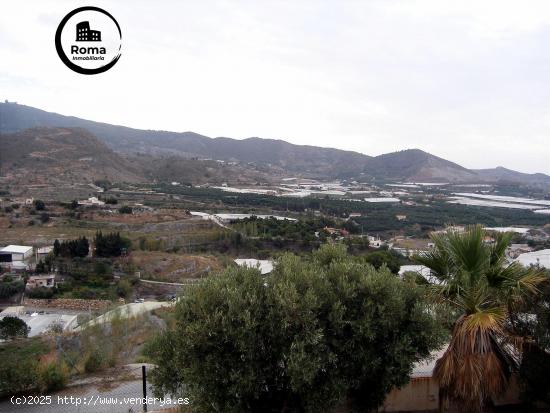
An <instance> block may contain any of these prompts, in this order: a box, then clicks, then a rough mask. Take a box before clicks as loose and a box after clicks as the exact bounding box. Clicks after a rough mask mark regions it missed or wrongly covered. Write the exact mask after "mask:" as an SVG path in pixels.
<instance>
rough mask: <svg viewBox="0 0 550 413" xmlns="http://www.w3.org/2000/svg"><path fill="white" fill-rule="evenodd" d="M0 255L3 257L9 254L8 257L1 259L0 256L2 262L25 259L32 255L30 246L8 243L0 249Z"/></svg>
mask: <svg viewBox="0 0 550 413" xmlns="http://www.w3.org/2000/svg"><path fill="white" fill-rule="evenodd" d="M0 255H2V256H4V258H7V256H9V259H4V260H3V259H1V258H0V261H4V262H6V261H8V262H13V261H25V260H26V259H28V258H30V257H32V247H29V246H26V245H8V246H7V247H4V248H2V249H0Z"/></svg>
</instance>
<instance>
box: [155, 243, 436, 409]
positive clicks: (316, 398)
mask: <svg viewBox="0 0 550 413" xmlns="http://www.w3.org/2000/svg"><path fill="white" fill-rule="evenodd" d="M422 297H423V293H422V290H421V289H420V287H417V286H416V285H415V284H412V283H410V284H407V283H405V282H403V281H401V280H400V279H399V278H397V277H395V276H394V275H393V274H391V273H390V272H389V271H388V270H387V269H382V270H376V269H374V268H373V267H372V266H371V265H368V264H365V263H364V262H361V260H359V259H357V258H353V257H350V256H348V255H347V253H346V252H345V249H344V247H343V246H342V245H330V246H323V247H322V248H321V249H320V250H318V251H317V252H315V253H314V254H313V255H312V256H310V257H308V258H299V257H296V256H294V255H290V254H289V255H285V256H283V257H282V258H281V259H280V260H279V262H278V264H277V265H276V268H275V270H274V271H273V273H272V274H271V275H269V276H267V277H263V276H261V275H260V273H259V271H258V270H256V269H246V268H232V269H228V270H226V272H225V273H224V274H222V275H220V276H219V277H212V278H210V279H208V280H206V281H205V282H204V283H202V284H201V285H199V286H197V287H195V288H193V289H192V290H190V292H189V294H188V295H186V296H185V298H184V299H182V300H181V301H180V302H179V303H178V305H177V310H176V319H177V326H176V328H175V329H174V330H169V331H167V332H165V333H163V334H162V335H160V336H159V337H158V338H157V339H156V341H155V342H154V343H153V345H152V346H151V347H150V351H149V353H150V355H151V357H152V358H153V360H154V362H155V363H156V364H157V365H158V368H157V369H155V370H154V372H153V373H152V374H153V377H152V378H153V384H154V386H155V391H156V392H157V393H158V394H166V393H167V392H168V393H172V394H178V395H184V396H185V397H191V400H192V403H193V411H196V412H213V411H215V412H246V411H248V412H282V411H287V412H319V411H328V410H330V409H332V408H334V407H335V406H337V405H339V404H342V403H345V404H347V405H348V406H350V407H352V408H355V409H357V410H359V411H366V410H368V409H371V408H374V407H376V406H378V405H379V404H380V403H381V402H382V401H383V400H384V398H385V395H386V393H387V392H388V391H389V390H390V389H391V388H392V387H393V386H399V385H403V384H405V383H406V382H407V381H408V380H409V374H410V371H411V367H412V364H413V363H414V362H415V361H417V360H419V359H421V358H423V357H426V356H427V355H428V354H429V353H430V351H431V350H433V349H434V348H436V347H438V346H439V345H440V344H441V338H442V331H441V330H440V328H439V327H438V325H439V324H438V323H437V322H436V320H434V318H433V316H432V314H434V312H431V311H428V305H427V304H426V302H425V301H424V300H423V298H422Z"/></svg>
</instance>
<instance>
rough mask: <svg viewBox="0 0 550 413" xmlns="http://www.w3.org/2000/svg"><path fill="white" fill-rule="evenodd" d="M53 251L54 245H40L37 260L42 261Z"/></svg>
mask: <svg viewBox="0 0 550 413" xmlns="http://www.w3.org/2000/svg"><path fill="white" fill-rule="evenodd" d="M52 251H53V245H50V246H48V247H40V248H38V249H37V250H36V262H40V261H43V260H45V259H46V257H47V256H48V255H49V254H50V253H51V252H52Z"/></svg>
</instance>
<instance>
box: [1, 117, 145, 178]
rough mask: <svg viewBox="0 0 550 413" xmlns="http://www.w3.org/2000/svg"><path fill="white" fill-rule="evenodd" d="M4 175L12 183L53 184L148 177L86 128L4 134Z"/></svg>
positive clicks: (2, 144) (2, 174)
mask: <svg viewBox="0 0 550 413" xmlns="http://www.w3.org/2000/svg"><path fill="white" fill-rule="evenodd" d="M0 148H2V150H1V151H0V176H2V177H3V178H4V179H6V180H7V181H9V182H11V183H18V182H20V183H32V184H41V183H44V184H46V183H47V184H52V183H55V182H63V183H68V182H82V183H85V182H93V181H95V180H98V179H107V180H109V181H117V182H139V181H143V180H144V178H143V177H142V175H141V172H140V171H139V170H138V169H136V168H134V167H133V166H132V165H131V164H130V163H129V162H127V161H126V160H125V159H124V158H122V157H121V156H120V155H118V154H116V153H114V152H113V151H112V150H111V149H109V147H107V146H106V145H105V144H104V143H103V142H101V141H100V140H99V139H97V138H96V137H95V136H94V135H92V134H91V133H90V132H88V131H87V130H85V129H78V128H76V129H73V128H33V129H26V130H24V131H21V132H16V133H10V134H4V133H2V134H0Z"/></svg>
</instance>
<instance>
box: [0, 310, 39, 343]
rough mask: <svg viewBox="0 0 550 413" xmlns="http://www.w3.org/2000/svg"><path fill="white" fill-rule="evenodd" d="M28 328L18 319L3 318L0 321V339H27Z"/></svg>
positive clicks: (11, 317)
mask: <svg viewBox="0 0 550 413" xmlns="http://www.w3.org/2000/svg"><path fill="white" fill-rule="evenodd" d="M30 330H31V329H30V327H29V326H28V325H27V323H25V322H24V321H23V320H21V319H20V318H18V317H13V316H5V317H4V318H2V319H1V320H0V339H3V340H6V339H9V338H14V337H27V335H28V334H29V331H30Z"/></svg>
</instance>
